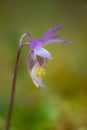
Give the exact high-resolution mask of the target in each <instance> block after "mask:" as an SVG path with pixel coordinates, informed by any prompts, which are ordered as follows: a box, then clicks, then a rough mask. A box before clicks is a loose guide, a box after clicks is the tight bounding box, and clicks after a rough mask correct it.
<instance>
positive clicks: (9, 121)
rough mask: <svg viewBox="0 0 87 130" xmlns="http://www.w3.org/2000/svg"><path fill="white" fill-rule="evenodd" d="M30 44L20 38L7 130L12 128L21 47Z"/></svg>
mask: <svg viewBox="0 0 87 130" xmlns="http://www.w3.org/2000/svg"><path fill="white" fill-rule="evenodd" d="M23 37H24V36H22V38H23ZM28 44H29V43H28V42H24V43H22V41H21V40H20V44H19V47H18V52H17V57H16V63H15V68H14V75H13V82H12V92H11V99H10V105H9V113H8V119H7V125H6V130H9V129H10V125H11V117H12V110H13V104H14V94H15V88H16V79H17V71H18V63H19V58H20V53H21V49H22V47H23V46H28Z"/></svg>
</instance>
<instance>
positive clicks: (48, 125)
mask: <svg viewBox="0 0 87 130" xmlns="http://www.w3.org/2000/svg"><path fill="white" fill-rule="evenodd" d="M59 24H63V25H64V28H63V29H61V30H60V31H59V32H58V33H57V34H59V35H62V37H63V39H67V40H72V41H73V44H67V45H63V44H54V43H53V44H50V45H48V46H46V49H48V50H49V51H50V52H51V54H52V56H53V60H51V61H49V62H48V64H47V66H46V76H45V77H44V82H45V84H46V85H47V88H46V89H42V88H39V89H37V88H36V87H35V85H34V84H33V83H32V80H31V78H30V76H29V73H28V69H27V66H26V59H27V57H28V54H29V48H28V47H24V48H23V49H22V53H21V57H20V62H19V70H18V75H17V84H16V93H15V102H14V109H13V115H12V122H11V130H77V129H78V130H87V1H86V0H0V130H3V129H4V128H5V126H6V121H7V115H8V108H9V102H10V95H11V85H12V78H13V70H14V65H15V59H16V54H17V48H18V43H19V39H20V36H21V35H22V34H23V33H24V32H25V31H29V32H30V33H31V34H32V35H33V37H34V38H35V39H38V38H39V37H41V36H42V35H43V34H44V33H45V32H47V31H48V30H49V29H51V28H53V27H55V26H57V25H59Z"/></svg>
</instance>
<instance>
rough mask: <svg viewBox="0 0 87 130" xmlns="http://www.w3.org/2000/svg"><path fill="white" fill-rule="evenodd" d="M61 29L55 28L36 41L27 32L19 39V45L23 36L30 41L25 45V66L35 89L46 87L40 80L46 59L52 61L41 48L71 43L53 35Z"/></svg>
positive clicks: (48, 54)
mask: <svg viewBox="0 0 87 130" xmlns="http://www.w3.org/2000/svg"><path fill="white" fill-rule="evenodd" d="M62 27H63V26H62V25H60V26H57V27H55V28H52V29H51V30H49V31H48V32H47V33H46V34H45V35H44V36H43V37H41V38H40V39H38V40H35V39H34V38H33V37H32V36H31V34H30V33H28V32H26V33H24V34H23V35H22V37H21V39H20V44H21V43H22V39H23V38H24V36H26V35H28V36H29V38H30V41H29V42H28V43H27V45H28V46H29V47H30V53H29V56H28V59H27V66H28V70H29V72H30V76H31V78H32V80H33V82H34V84H35V85H36V87H42V88H45V87H46V85H45V84H44V83H43V81H42V78H43V76H44V74H45V66H46V63H47V61H48V59H52V56H51V54H50V53H49V51H47V50H46V49H44V48H43V46H46V45H48V44H50V43H71V41H69V40H61V39H59V38H60V36H59V35H58V36H57V35H55V36H54V35H53V34H54V33H55V32H57V31H58V30H59V29H61V28H62Z"/></svg>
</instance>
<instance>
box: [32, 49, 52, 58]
mask: <svg viewBox="0 0 87 130" xmlns="http://www.w3.org/2000/svg"><path fill="white" fill-rule="evenodd" d="M34 54H35V55H38V56H41V57H43V58H47V59H52V56H51V54H50V53H49V52H48V51H47V50H46V49H44V48H42V47H39V48H36V49H34Z"/></svg>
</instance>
